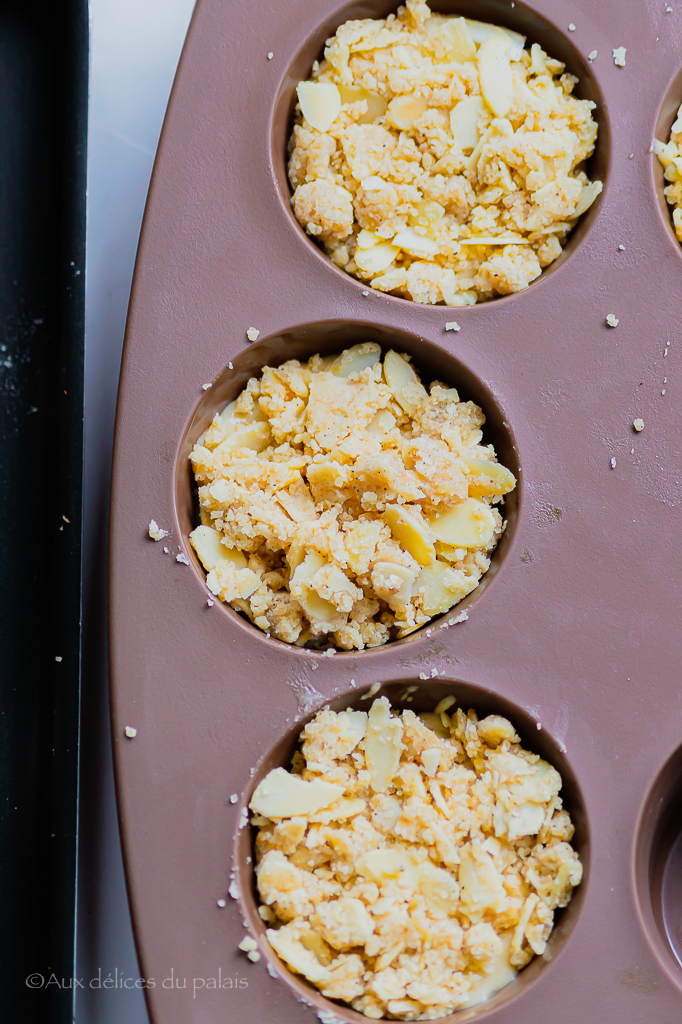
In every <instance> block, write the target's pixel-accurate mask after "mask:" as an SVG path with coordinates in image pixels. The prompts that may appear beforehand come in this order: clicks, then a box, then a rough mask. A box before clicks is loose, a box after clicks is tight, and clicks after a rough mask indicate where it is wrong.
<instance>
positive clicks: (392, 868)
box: [355, 819, 408, 882]
mask: <svg viewBox="0 0 682 1024" xmlns="http://www.w3.org/2000/svg"><path fill="white" fill-rule="evenodd" d="M396 820H397V819H396ZM355 866H356V868H357V871H358V874H359V875H362V877H363V878H366V879H368V880H369V881H370V882H381V881H384V880H385V879H387V878H397V877H398V875H400V873H401V872H402V871H404V870H405V868H406V867H408V861H407V857H406V854H405V853H404V852H403V851H402V850H396V849H393V850H392V849H390V848H389V849H384V850H368V851H367V853H363V854H362V856H361V857H358V859H357V861H356V864H355Z"/></svg>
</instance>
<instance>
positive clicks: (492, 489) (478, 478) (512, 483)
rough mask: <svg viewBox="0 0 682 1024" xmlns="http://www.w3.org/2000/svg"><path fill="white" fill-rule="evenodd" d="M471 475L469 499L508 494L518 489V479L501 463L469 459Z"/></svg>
mask: <svg viewBox="0 0 682 1024" xmlns="http://www.w3.org/2000/svg"><path fill="white" fill-rule="evenodd" d="M466 464H467V466H468V469H469V473H470V475H471V479H470V481H469V497H470V498H481V497H483V496H484V495H490V494H508V493H509V491H513V490H514V488H515V487H516V477H515V476H514V474H513V473H512V471H511V470H510V469H507V467H506V466H502V465H501V464H500V463H499V462H489V461H487V460H486V459H467V460H466Z"/></svg>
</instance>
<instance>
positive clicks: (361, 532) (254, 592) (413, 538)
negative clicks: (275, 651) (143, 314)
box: [190, 342, 516, 650]
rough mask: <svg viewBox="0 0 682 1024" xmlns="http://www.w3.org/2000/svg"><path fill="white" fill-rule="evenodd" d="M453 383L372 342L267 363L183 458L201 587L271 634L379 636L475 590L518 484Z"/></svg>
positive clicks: (312, 639) (351, 642)
mask: <svg viewBox="0 0 682 1024" xmlns="http://www.w3.org/2000/svg"><path fill="white" fill-rule="evenodd" d="M484 422H485V417H484V415H483V412H482V410H481V409H480V408H479V407H478V406H477V405H475V404H474V403H473V402H463V401H461V400H460V397H459V395H458V393H457V391H456V390H455V389H454V388H451V387H448V386H447V385H445V384H442V383H439V382H434V383H432V384H431V386H430V390H429V391H427V390H426V388H425V387H424V386H423V384H422V383H421V381H420V380H419V377H418V375H417V374H416V372H415V371H414V369H413V367H412V365H411V363H410V361H409V357H408V356H405V355H400V354H398V353H397V352H394V351H390V352H388V353H387V354H386V355H385V356H384V357H383V358H382V353H381V348H380V346H379V345H378V344H377V343H376V342H363V343H360V344H357V345H354V346H353V347H351V348H349V349H346V350H345V351H344V352H342V353H341V354H340V355H338V356H336V357H334V356H326V357H324V358H323V357H320V356H319V355H315V356H313V357H312V358H311V359H309V360H308V362H307V363H305V364H302V363H301V362H300V361H299V360H297V359H291V360H289V361H287V362H285V363H283V364H282V365H281V366H278V367H265V368H264V369H263V372H262V375H261V377H259V378H255V377H254V378H252V379H251V380H250V381H249V382H248V384H247V385H246V387H245V389H244V390H243V391H242V393H241V394H240V395H239V397H238V398H237V399H236V400H235V401H234V402H231V403H230V404H229V405H228V406H227V408H226V409H224V410H223V411H222V412H219V413H217V414H216V415H215V417H214V419H213V422H212V424H211V425H210V427H209V428H208V430H207V431H206V432H205V433H204V434H203V435H202V436H201V437H200V438H199V440H198V442H197V444H196V445H195V446H194V449H193V451H192V453H191V455H190V459H191V464H192V468H193V471H194V476H195V479H196V482H197V484H198V485H199V487H198V496H199V506H200V514H201V525H200V526H198V527H197V528H196V529H195V530H193V531H192V533H191V534H190V539H191V543H192V545H193V546H194V548H195V550H196V552H197V554H198V556H199V559H200V560H201V562H202V564H203V566H204V568H205V569H206V571H207V574H208V575H207V581H206V582H207V585H208V587H209V589H210V591H211V592H212V593H213V594H214V595H216V596H217V597H219V598H220V599H221V600H222V601H225V602H227V603H229V604H231V605H232V607H233V608H235V609H237V610H238V611H240V612H242V613H243V614H245V615H246V616H247V617H248V618H249V619H250V620H251V621H252V622H253V623H254V624H255V625H256V626H258V627H259V628H261V629H263V630H265V631H266V632H267V633H268V634H270V635H273V636H275V637H277V638H278V639H280V640H284V641H286V642H289V643H295V644H298V645H308V646H317V647H320V646H324V645H328V644H330V643H331V644H333V645H335V646H337V647H339V648H341V649H342V650H352V649H362V648H364V647H377V646H380V645H381V644H384V643H386V642H387V641H388V640H390V639H392V638H399V637H403V636H406V635H407V634H409V633H411V632H413V631H414V630H415V629H418V628H419V627H420V626H422V625H424V624H425V623H427V622H429V621H430V619H432V618H433V617H434V616H436V615H441V614H443V613H444V612H446V611H448V610H449V609H450V608H452V607H453V606H454V605H456V604H457V603H458V602H459V601H461V600H462V599H463V598H464V597H465V596H466V595H467V594H469V593H470V592H471V591H472V590H474V588H475V587H476V586H477V585H478V583H479V581H480V579H481V576H482V575H483V573H485V572H486V571H487V569H488V568H489V565H490V558H491V555H492V552H493V550H494V548H495V546H496V545H497V542H498V540H499V538H500V536H501V534H502V532H503V530H504V527H505V522H504V520H503V518H502V515H501V514H500V511H499V507H498V506H499V505H500V503H501V502H502V499H503V496H504V495H505V494H507V493H509V492H510V491H511V490H513V488H514V487H515V485H516V480H515V478H514V475H513V473H512V472H511V471H510V470H508V469H507V468H506V467H504V466H502V465H501V464H500V463H499V462H498V461H497V459H496V457H495V451H494V449H493V447H492V445H490V444H486V443H485V439H484V435H483V432H482V430H481V428H482V427H483V425H484Z"/></svg>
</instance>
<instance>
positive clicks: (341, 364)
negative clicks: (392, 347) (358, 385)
mask: <svg viewBox="0 0 682 1024" xmlns="http://www.w3.org/2000/svg"><path fill="white" fill-rule="evenodd" d="M380 359H381V346H380V345H377V343H376V341H362V342H360V344H359V345H353V346H352V347H351V348H347V349H346V350H345V351H344V352H342V353H341V355H340V356H337V357H336V359H335V360H334V362H333V363H332V365H331V371H332V373H335V374H337V376H339V377H350V375H351V374H352V373H360V372H361V371H362V370H366V369H367V367H368V366H375V365H376V363H378V362H379V360H380Z"/></svg>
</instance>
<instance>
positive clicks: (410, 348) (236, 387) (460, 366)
mask: <svg viewBox="0 0 682 1024" xmlns="http://www.w3.org/2000/svg"><path fill="white" fill-rule="evenodd" d="M365 341H372V342H376V343H377V344H379V345H380V346H381V349H382V353H383V354H385V353H386V352H388V351H390V350H391V349H393V350H395V351H396V352H405V353H407V354H408V355H409V356H410V357H411V360H412V364H413V365H414V367H415V369H416V371H417V373H418V374H419V376H420V379H421V380H422V382H423V383H424V385H425V386H427V388H428V385H429V384H430V383H431V382H432V381H440V382H441V383H443V384H445V385H447V386H451V387H455V388H456V389H457V391H458V393H459V397H460V400H461V401H463V402H466V401H473V402H474V403H475V404H476V405H478V406H480V408H481V409H482V410H483V413H484V414H485V418H486V420H485V424H484V425H483V428H482V430H483V442H482V443H484V444H492V445H493V446H494V449H495V454H496V458H497V460H498V461H499V462H500V463H501V464H502V465H503V466H506V467H507V468H508V469H510V470H511V472H512V473H513V474H514V476H515V478H516V481H517V483H516V487H515V488H514V490H513V491H511V492H510V493H509V494H507V495H505V497H504V499H503V501H502V503H501V504H500V505H497V506H496V507H497V508H498V509H499V511H500V513H501V515H502V516H503V518H504V520H505V521H506V524H507V525H506V528H505V531H504V533H503V534H502V536H501V538H500V540H499V542H498V544H497V547H496V548H495V550H494V552H493V554H492V558H491V564H490V568H489V569H488V571H487V572H486V573H484V575H483V576H482V578H481V582H480V583H479V585H478V586H477V587H476V588H475V590H473V591H472V592H471V593H470V594H468V595H467V596H466V597H465V598H464V599H463V600H462V601H460V602H459V603H458V604H456V605H455V606H454V608H452V609H451V610H450V611H449V612H446V613H445V614H444V615H442V616H436V617H435V618H433V619H431V620H430V621H429V623H427V624H426V625H424V626H422V627H421V628H420V629H419V630H417V631H415V632H414V633H411V634H409V635H408V636H406V637H404V638H403V639H401V640H395V641H391V644H392V645H394V644H404V643H407V642H413V641H414V640H415V639H417V638H418V637H420V636H421V635H423V634H424V632H425V630H426V629H429V628H437V627H438V626H440V625H447V624H448V623H449V622H450V621H452V620H453V619H456V618H457V616H461V615H462V613H463V612H465V609H466V608H468V607H469V606H470V605H471V603H472V602H474V601H476V600H477V599H478V597H480V596H481V594H482V593H483V591H484V590H485V589H486V588H487V587H488V586H489V585H490V583H491V582H492V580H493V579H494V577H495V575H496V574H497V572H498V571H499V569H500V568H501V566H502V563H503V561H504V559H505V557H506V554H507V552H508V551H509V549H510V547H511V544H512V542H513V537H514V532H515V529H516V524H517V520H518V516H519V511H520V503H521V500H522V498H521V496H522V486H523V485H522V475H521V465H520V460H519V453H518V448H517V445H516V441H515V438H514V434H513V432H512V428H511V426H510V424H509V422H508V420H507V418H506V414H505V411H504V410H503V409H502V408H501V406H500V403H499V401H498V400H497V399H496V397H495V396H494V395H493V393H492V392H491V390H490V388H489V387H488V386H487V385H486V384H485V383H484V382H483V381H482V380H481V379H480V378H479V377H477V376H476V375H475V374H474V373H473V372H472V371H471V370H470V369H469V368H468V367H467V366H465V365H464V363H462V362H461V361H460V360H459V359H457V358H456V357H455V356H454V355H453V354H451V353H450V352H448V351H446V350H444V349H443V348H442V347H441V346H438V345H435V344H433V343H430V342H428V341H426V340H425V339H424V338H420V337H417V336H415V335H414V334H411V333H410V332H408V331H404V330H401V329H400V328H397V327H395V328H389V327H382V326H380V325H376V324H373V323H370V322H362V321H359V322H358V321H350V320H349V321H338V320H328V321H321V322H318V323H310V324H300V325H297V326H294V327H290V328H286V329H284V330H282V331H281V332H279V333H278V334H274V335H270V336H269V337H265V338H262V339H258V341H256V342H255V343H253V344H252V345H249V346H248V348H245V349H243V350H242V351H241V352H240V353H239V354H238V355H236V356H235V357H234V359H233V360H230V364H231V365H229V366H227V367H225V368H224V370H223V371H222V373H221V374H220V375H219V376H218V377H217V379H216V380H215V381H214V382H213V384H212V385H211V387H210V388H209V389H207V390H206V391H205V392H204V394H203V395H202V398H201V400H200V401H199V403H198V405H197V406H196V408H195V409H194V411H193V413H192V415H191V417H190V419H189V423H188V425H187V428H186V430H185V432H184V435H183V438H182V441H181V443H180V445H179V448H178V454H177V462H176V469H175V505H176V517H177V523H178V529H179V534H180V536H181V537H182V540H183V545H184V551H185V554H186V557H187V558H188V559H189V560H190V562H191V564H192V566H193V567H194V569H195V571H196V574H197V577H198V579H199V580H200V583H201V586H202V589H203V590H204V591H205V590H206V573H205V571H204V569H203V567H202V566H201V563H200V561H199V559H198V557H197V555H196V552H195V550H194V548H193V547H192V545H191V544H190V542H189V539H188V538H189V534H190V532H191V531H192V530H193V529H194V528H195V527H196V526H198V525H199V509H198V501H197V486H196V483H195V480H194V474H193V472H192V468H191V464H190V461H189V454H190V452H191V451H192V448H193V447H194V445H195V443H196V441H197V439H198V438H199V437H201V435H202V434H203V432H204V431H205V430H206V428H207V427H208V426H209V425H210V423H211V421H212V419H213V416H214V414H215V413H216V412H220V411H221V410H222V409H223V408H224V407H225V406H226V405H227V404H228V403H229V402H231V401H232V400H233V399H234V398H235V397H236V396H237V395H238V394H239V393H240V392H241V391H242V389H243V388H244V386H245V384H246V382H247V381H248V380H249V378H250V377H254V376H255V377H259V376H260V375H261V372H262V370H263V367H265V366H272V367H276V366H279V365H281V363H283V362H285V361H286V360H289V359H298V360H300V361H301V362H305V361H306V360H308V359H309V358H310V357H311V356H313V355H315V354H320V355H322V356H326V355H336V354H338V353H340V352H342V351H343V350H344V349H347V348H350V347H351V346H353V345H357V344H360V343H361V342H365ZM216 604H217V605H218V606H219V608H220V610H221V611H222V612H224V613H225V614H226V615H228V616H229V617H231V618H232V619H234V620H236V621H239V622H240V623H243V622H245V621H248V620H246V619H245V618H242V617H241V616H240V615H239V613H237V612H235V611H234V610H233V609H232V608H231V607H230V606H229V605H228V604H225V603H223V602H222V601H217V602H216ZM467 614H468V613H467ZM249 626H250V628H251V629H252V630H253V631H254V633H255V634H256V635H258V636H259V637H261V638H262V639H263V640H264V641H266V642H268V643H270V644H272V643H275V644H278V645H279V646H280V647H284V648H285V649H287V650H289V651H291V652H292V653H294V654H299V653H300V654H303V656H304V657H305V656H306V654H307V653H308V652H307V650H306V649H305V648H303V647H296V646H295V645H292V644H287V643H283V642H282V641H279V640H276V639H274V638H268V637H266V634H265V633H264V632H263V631H262V630H260V629H258V628H257V627H255V626H251V625H250V623H249ZM323 646H328V645H326V644H323ZM339 653H343V654H346V653H348V654H351V655H352V656H356V655H357V653H358V652H357V651H354V652H339Z"/></svg>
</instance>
